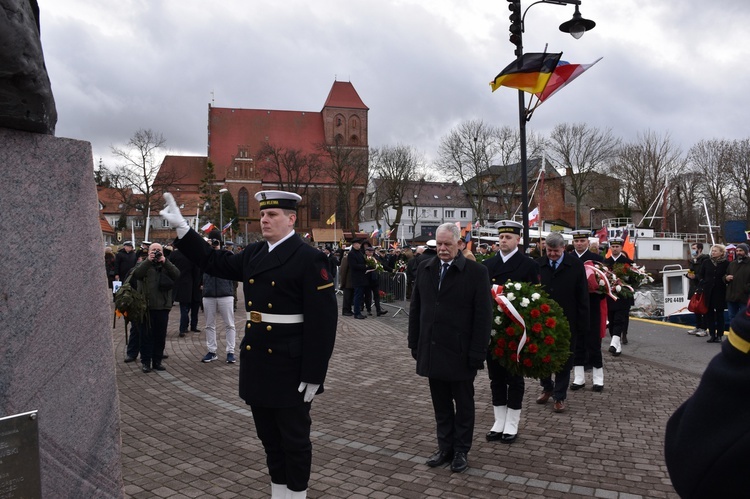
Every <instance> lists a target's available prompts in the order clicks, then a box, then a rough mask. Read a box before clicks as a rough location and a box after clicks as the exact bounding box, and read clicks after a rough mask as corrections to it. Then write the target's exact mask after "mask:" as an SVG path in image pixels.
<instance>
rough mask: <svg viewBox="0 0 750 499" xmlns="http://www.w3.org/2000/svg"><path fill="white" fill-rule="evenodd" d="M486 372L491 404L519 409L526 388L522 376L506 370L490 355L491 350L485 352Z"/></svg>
mask: <svg viewBox="0 0 750 499" xmlns="http://www.w3.org/2000/svg"><path fill="white" fill-rule="evenodd" d="M487 374H488V375H489V377H490V391H491V392H492V405H494V406H499V405H507V406H508V409H520V408H521V406H522V403H523V393H524V391H525V388H526V385H525V383H524V380H523V376H519V375H517V374H511V373H510V372H508V370H507V369H505V368H504V367H503V366H501V365H500V364H499V363H498V362H497V360H495V359H494V358H493V357H492V353H491V352H489V353H488V354H487Z"/></svg>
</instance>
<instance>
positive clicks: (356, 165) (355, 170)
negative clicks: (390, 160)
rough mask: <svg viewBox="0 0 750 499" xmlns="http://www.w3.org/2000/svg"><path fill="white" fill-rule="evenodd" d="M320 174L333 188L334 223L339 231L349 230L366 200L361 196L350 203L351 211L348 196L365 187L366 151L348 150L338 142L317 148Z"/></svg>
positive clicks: (366, 173)
mask: <svg viewBox="0 0 750 499" xmlns="http://www.w3.org/2000/svg"><path fill="white" fill-rule="evenodd" d="M318 149H319V150H320V152H321V156H322V157H321V165H322V166H321V170H320V171H321V174H322V175H324V176H326V177H329V178H330V179H331V180H333V182H334V184H335V185H336V220H337V221H339V223H340V224H341V227H350V226H351V227H352V230H355V227H354V223H355V221H356V218H357V217H356V216H355V215H356V214H357V213H359V212H360V210H362V208H363V207H364V206H365V204H366V202H367V199H366V197H365V195H364V192H362V195H360V196H358V198H357V199H356V200H355V202H354V205H355V206H354V209H352V203H351V194H352V192H354V191H355V189H357V188H358V187H360V186H361V187H362V191H364V190H365V189H364V187H366V186H367V180H368V150H367V148H366V147H361V146H357V147H352V146H347V145H344V144H341V142H339V141H338V140H337V141H336V143H334V144H333V145H330V144H320V145H319V146H318Z"/></svg>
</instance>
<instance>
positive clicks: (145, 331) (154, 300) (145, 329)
mask: <svg viewBox="0 0 750 499" xmlns="http://www.w3.org/2000/svg"><path fill="white" fill-rule="evenodd" d="M179 276H180V271H179V270H178V269H177V267H176V266H175V265H174V264H173V263H172V262H170V261H169V260H167V259H166V258H164V250H163V248H162V246H161V244H159V243H153V244H151V246H149V249H148V257H147V258H146V259H145V260H143V261H142V262H141V263H139V264H138V265H137V266H136V267H135V269H133V279H136V280H137V281H138V289H140V290H143V292H144V294H145V295H146V301H147V302H148V313H147V314H146V319H145V320H144V322H143V324H141V362H142V364H143V366H142V368H141V369H142V370H143V372H144V373H149V372H151V369H152V368H153V369H155V370H157V371H164V370H165V367H164V365H163V364H162V359H163V358H164V344H165V343H166V341H167V324H168V322H169V310H170V309H171V308H172V289H173V288H174V283H175V281H176V280H177V278H178V277H179Z"/></svg>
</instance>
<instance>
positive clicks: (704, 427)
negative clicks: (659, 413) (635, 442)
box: [664, 308, 750, 499]
mask: <svg viewBox="0 0 750 499" xmlns="http://www.w3.org/2000/svg"><path fill="white" fill-rule="evenodd" d="M748 387H750V315H748V311H747V310H746V309H744V308H743V309H742V310H740V312H739V313H738V314H737V315H736V316H735V318H734V319H733V320H732V322H731V324H730V328H729V335H728V337H727V341H723V342H722V344H721V353H719V354H718V355H716V357H714V358H713V359H712V360H711V362H709V364H708V367H706V370H705V372H704V373H703V377H702V378H701V381H700V384H699V385H698V388H697V389H696V390H695V393H694V394H693V395H692V396H691V397H690V398H689V399H688V400H687V401H685V403H684V404H682V405H681V406H680V407H679V408H678V409H677V410H676V411H675V413H674V414H673V415H672V417H671V418H669V421H668V422H667V431H666V435H665V436H664V459H665V460H666V463H667V470H669V476H670V478H671V479H672V485H674V488H675V490H676V491H677V493H678V494H679V495H680V497H682V498H685V499H687V498H696V499H698V498H703V497H721V498H730V497H736V498H740V497H748V490H747V475H746V473H747V456H748V454H750V427H749V426H748V424H747V422H748V419H749V418H750V397H749V396H748V395H750V394H748Z"/></svg>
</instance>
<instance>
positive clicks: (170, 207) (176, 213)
mask: <svg viewBox="0 0 750 499" xmlns="http://www.w3.org/2000/svg"><path fill="white" fill-rule="evenodd" d="M159 215H161V216H162V217H164V219H165V220H166V221H167V222H169V225H171V226H172V227H174V229H175V230H176V231H177V238H178V239H182V237H183V236H184V235H185V234H187V233H188V231H189V230H190V226H189V225H188V223H187V220H185V217H183V216H182V213H180V209H179V208H178V207H177V203H176V202H175V200H174V197H173V196H172V195H171V194H170V193H168V192H165V193H164V209H163V210H161V211H160V212H159Z"/></svg>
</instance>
